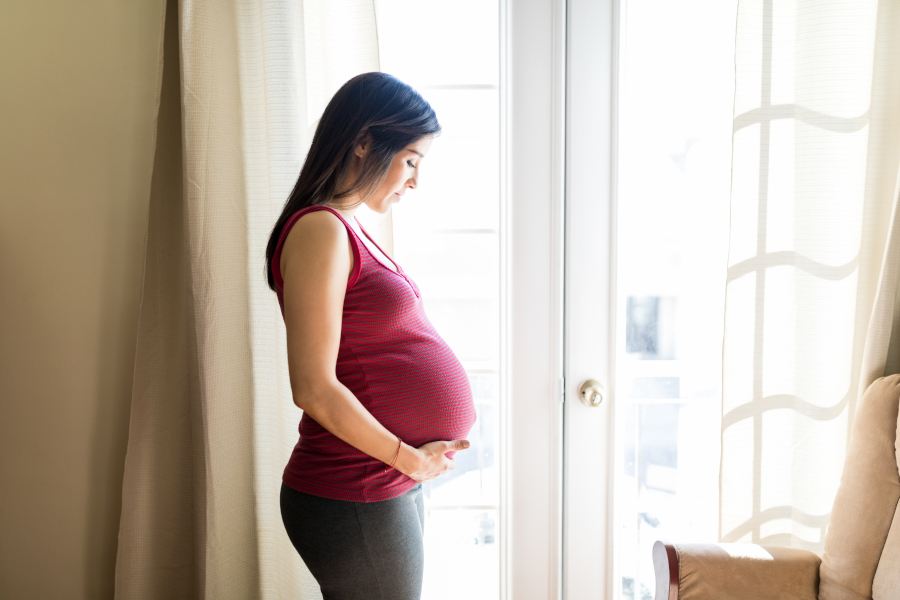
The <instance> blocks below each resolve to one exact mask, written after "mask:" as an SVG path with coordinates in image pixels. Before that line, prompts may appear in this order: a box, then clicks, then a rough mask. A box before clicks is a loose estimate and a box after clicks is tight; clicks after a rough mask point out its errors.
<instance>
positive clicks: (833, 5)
mask: <svg viewBox="0 0 900 600" xmlns="http://www.w3.org/2000/svg"><path fill="white" fill-rule="evenodd" d="M898 56H900V5H898V3H896V2H893V1H889V0H882V1H880V2H879V1H878V0H860V1H858V2H846V1H845V0H795V1H789V2H775V1H774V0H741V2H740V4H739V7H738V21H737V41H736V53H735V66H736V73H735V76H736V87H735V107H734V115H735V118H734V139H733V159H732V161H733V164H732V197H731V211H732V216H731V234H730V251H729V260H728V274H727V289H726V304H725V339H724V344H723V420H722V464H721V477H720V485H721V490H720V491H721V493H720V539H721V540H722V541H724V542H734V541H748V542H755V543H763V544H766V543H768V544H777V545H791V546H796V547H801V548H807V549H810V550H813V551H817V552H820V553H821V551H822V548H823V543H824V537H825V536H824V534H825V529H826V527H827V525H828V521H829V512H830V510H831V504H832V501H833V499H834V494H835V492H836V490H837V486H838V483H839V478H840V474H841V470H842V467H843V463H844V456H845V451H846V446H847V442H848V436H849V431H850V427H851V425H852V420H853V414H854V412H855V410H856V404H857V401H858V399H859V398H861V397H862V391H863V390H865V388H866V387H867V386H868V385H869V384H870V383H871V382H872V381H874V380H875V379H876V378H878V377H881V376H882V375H884V374H890V373H895V372H898V370H900V364H898V362H900V360H898V359H900V357H898V356H896V355H897V354H898V353H897V346H898V344H897V342H898V336H897V334H898V332H897V331H896V329H897V323H898V318H897V312H898V308H897V306H895V305H897V304H898V303H897V301H896V297H897V286H898V283H900V254H898V253H900V231H898V229H900V228H898V226H896V225H894V224H893V223H894V221H895V219H897V208H896V205H897V184H898V173H900V111H898V110H897V107H898V106H900V69H898V66H900V61H898V60H897V57H898ZM892 330H895V331H893V332H892ZM892 340H893V341H892Z"/></svg>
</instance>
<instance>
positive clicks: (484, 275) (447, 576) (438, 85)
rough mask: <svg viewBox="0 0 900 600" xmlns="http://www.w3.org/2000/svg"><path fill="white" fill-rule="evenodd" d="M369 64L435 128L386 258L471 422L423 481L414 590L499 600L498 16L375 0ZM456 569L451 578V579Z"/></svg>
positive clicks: (488, 9)
mask: <svg viewBox="0 0 900 600" xmlns="http://www.w3.org/2000/svg"><path fill="white" fill-rule="evenodd" d="M376 10H377V17H378V37H379V47H380V52H381V69H382V70H383V71H385V72H387V73H391V74H392V75H395V76H397V77H398V78H400V79H401V80H403V81H405V82H407V83H409V84H410V85H412V86H413V87H415V88H416V89H417V90H419V91H420V92H421V93H422V95H423V96H424V97H425V98H426V99H427V100H428V101H429V102H430V103H431V104H432V106H433V107H434V109H435V111H436V112H437V115H438V119H439V120H440V122H441V125H442V127H443V132H442V134H441V136H440V137H438V138H437V139H436V140H435V142H434V144H433V146H432V148H431V151H430V152H429V154H428V156H427V157H426V159H425V161H424V162H423V166H422V175H421V179H420V187H419V189H416V190H413V191H411V192H410V193H409V194H407V195H406V196H405V197H404V199H403V200H402V201H401V202H400V203H399V204H397V205H395V206H394V208H393V210H392V213H393V214H392V219H393V223H392V226H393V238H394V256H395V258H396V259H397V261H398V262H399V263H400V264H401V265H402V266H403V268H404V270H406V271H407V272H408V273H409V274H410V276H411V277H413V279H415V281H416V283H417V284H418V285H419V287H420V289H421V290H422V297H423V300H424V302H425V310H426V313H427V314H428V317H429V319H431V321H432V323H433V324H434V326H435V328H436V329H437V331H438V333H440V334H441V336H442V337H443V338H444V339H445V340H446V341H447V343H448V344H449V345H450V347H451V348H452V349H453V350H454V352H455V353H456V354H457V356H458V357H459V359H460V360H461V361H462V363H463V365H464V366H465V368H466V371H467V372H468V374H469V379H470V382H471V385H472V392H473V394H474V399H475V408H476V411H477V420H476V422H475V426H474V428H473V430H472V432H471V434H470V436H469V440H470V441H471V442H472V446H471V447H470V448H469V449H468V450H466V451H464V452H461V453H459V454H458V455H457V458H456V469H455V470H454V471H452V472H451V473H449V474H447V475H444V476H442V477H440V478H438V479H436V480H434V481H432V482H429V483H427V484H426V485H425V498H426V500H425V509H426V521H425V543H426V567H425V584H424V591H423V597H424V598H429V599H430V600H432V599H433V600H439V599H442V598H448V599H449V598H471V599H478V598H485V599H488V598H491V599H494V598H498V597H499V585H500V583H499V575H500V554H499V550H498V547H499V531H498V526H499V519H498V509H499V482H500V478H499V471H498V469H499V460H500V458H501V457H499V456H498V454H497V449H498V448H499V423H498V417H499V403H500V389H499V368H500V360H499V348H500V331H499V328H500V301H499V290H500V284H499V280H500V279H499V270H500V252H499V249H500V241H499V240H500V237H499V236H500V231H499V227H500V167H499V148H500V137H499V121H498V116H499V115H498V111H499V22H498V11H499V7H498V4H497V2H493V1H490V0H463V1H460V0H454V1H449V0H440V1H430V2H418V1H416V0H378V2H377V3H376ZM461 575H462V576H461Z"/></svg>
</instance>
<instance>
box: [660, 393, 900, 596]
mask: <svg viewBox="0 0 900 600" xmlns="http://www.w3.org/2000/svg"><path fill="white" fill-rule="evenodd" d="M898 409H900V375H892V376H890V377H883V378H881V379H879V380H877V381H875V382H874V383H873V384H872V385H871V386H869V389H868V390H866V393H865V395H864V396H863V399H862V401H861V402H860V406H859V409H858V410H857V413H856V419H855V422H854V424H853V432H852V434H851V438H850V447H849V450H848V452H847V458H846V460H845V462H844V471H843V474H842V476H841V484H840V487H839V488H838V492H837V495H836V497H835V501H834V505H833V507H832V512H831V523H830V525H829V527H828V531H827V533H826V534H825V551H824V553H823V555H822V557H821V559H820V558H819V556H817V555H816V554H814V553H812V552H808V551H806V550H799V549H796V548H783V547H777V546H758V545H755V544H663V543H662V542H656V544H655V545H654V547H653V563H654V567H655V570H656V600H787V599H791V600H795V599H796V600H900V504H898V502H900V420H898Z"/></svg>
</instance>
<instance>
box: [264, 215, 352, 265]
mask: <svg viewBox="0 0 900 600" xmlns="http://www.w3.org/2000/svg"><path fill="white" fill-rule="evenodd" d="M288 225H290V227H291V228H290V230H289V231H288V233H287V236H286V237H285V239H284V243H283V246H282V250H281V256H280V257H279V258H280V260H279V263H280V264H279V267H280V268H281V272H282V273H284V272H285V270H286V269H287V268H289V267H288V263H290V262H293V260H294V259H295V257H303V259H302V261H303V262H304V263H306V262H308V261H310V260H315V261H323V260H324V261H326V262H329V263H332V262H337V263H338V264H341V263H344V262H348V261H349V262H350V263H351V266H352V263H353V262H354V260H353V254H354V253H353V251H352V246H353V243H352V242H353V241H352V240H351V239H350V233H349V232H348V231H347V226H346V225H345V224H344V221H342V220H341V218H340V217H338V216H337V215H336V214H334V213H333V212H331V211H330V210H325V209H319V210H312V211H309V212H307V213H305V214H303V215H300V216H299V217H298V218H297V219H296V220H294V221H293V222H290V221H289V222H288ZM348 242H349V244H350V246H351V251H350V252H348Z"/></svg>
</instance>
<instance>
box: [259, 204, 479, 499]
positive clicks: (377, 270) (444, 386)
mask: <svg viewBox="0 0 900 600" xmlns="http://www.w3.org/2000/svg"><path fill="white" fill-rule="evenodd" d="M316 210H327V211H329V212H331V213H332V214H334V215H335V216H337V217H338V218H339V219H341V222H343V223H344V226H345V227H346V228H347V233H348V235H349V236H350V245H351V247H352V249H353V271H352V273H351V274H350V279H349V281H347V292H346V296H345V297H344V311H343V316H342V318H341V340H340V348H339V350H338V356H337V364H336V367H335V371H336V374H337V379H338V381H340V382H341V383H342V384H344V385H345V386H347V388H348V389H349V390H350V391H351V392H353V394H354V395H355V396H356V397H357V398H358V399H359V401H360V402H361V403H362V405H363V406H365V407H366V409H367V410H368V411H369V412H370V413H372V416H374V417H375V418H376V419H377V420H378V422H379V423H381V424H382V425H384V426H385V428H387V430H388V431H390V432H391V433H394V434H395V435H397V437H399V438H400V439H401V440H403V441H404V442H406V443H407V444H409V445H410V446H414V447H416V446H421V445H422V444H425V443H428V442H433V441H437V440H460V439H465V438H466V436H467V435H468V434H469V431H470V430H471V429H472V425H473V424H474V423H475V406H474V404H473V402H472V390H471V387H470V386H469V378H468V376H467V375H466V372H465V370H464V369H463V366H462V364H460V362H459V360H458V359H457V358H456V355H454V354H453V351H452V350H450V347H449V346H447V344H446V342H444V340H443V339H441V336H439V335H438V334H437V332H436V331H435V330H434V327H433V326H432V325H431V323H430V322H429V321H428V318H427V317H426V316H425V311H424V310H423V306H422V299H421V298H420V294H419V288H418V287H417V286H416V284H415V283H413V281H412V280H411V279H410V278H409V277H408V276H407V275H406V274H405V273H403V269H401V268H400V267H399V265H398V271H397V272H394V271H393V270H392V269H389V268H388V267H386V266H384V265H382V264H381V263H380V262H378V260H376V259H375V257H373V256H372V255H371V254H370V253H369V250H368V249H367V248H366V245H365V244H364V243H363V241H362V240H361V239H359V237H358V236H357V235H356V232H355V231H354V230H353V228H352V227H351V226H350V224H349V223H347V222H346V221H345V220H344V219H343V217H341V215H340V214H339V213H338V212H337V211H335V210H333V209H331V208H329V207H326V206H311V207H309V208H305V209H302V210H299V211H297V212H296V213H294V214H293V215H291V217H290V219H288V221H287V222H286V223H285V225H284V228H283V229H282V231H281V236H280V237H279V240H278V246H277V247H276V249H275V254H274V256H273V257H272V275H273V276H274V278H275V290H276V293H277V295H278V302H279V304H280V305H281V313H282V316H284V293H283V289H284V288H283V283H284V282H283V279H282V277H281V272H280V271H281V268H280V259H281V246H282V244H284V240H285V239H286V238H287V235H288V233H289V232H290V230H291V228H292V227H293V226H294V224H295V223H296V222H297V220H298V219H299V218H300V217H302V216H303V215H305V214H307V213H309V212H312V211H316ZM448 456H452V453H448ZM283 481H284V483H285V484H286V485H287V486H288V487H290V488H293V489H295V490H298V491H300V492H304V493H307V494H312V495H315V496H322V497H325V498H332V499H335V500H348V501H352V502H377V501H381V500H388V499H390V498H394V497H397V496H400V495H402V494H404V493H406V492H407V491H409V490H410V489H411V488H412V487H413V486H414V485H415V484H416V482H415V481H413V480H412V479H410V478H409V477H407V476H406V475H404V474H403V473H401V472H399V471H397V470H395V469H388V470H387V472H385V464H384V463H382V462H381V461H379V460H378V459H375V458H372V457H371V456H369V455H368V454H365V453H364V452H361V451H359V450H357V449H356V448H354V447H353V446H351V445H350V444H347V443H346V442H344V441H343V440H341V439H339V438H337V437H336V436H334V435H332V434H331V433H330V432H329V431H328V430H327V429H325V428H324V427H322V426H321V425H319V423H317V422H316V421H315V420H314V419H313V418H312V417H310V416H309V415H308V414H306V413H304V414H303V417H302V418H301V419H300V441H299V442H297V445H296V446H295V447H294V451H293V453H292V454H291V458H290V460H289V461H288V464H287V467H286V468H285V470H284V477H283Z"/></svg>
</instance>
